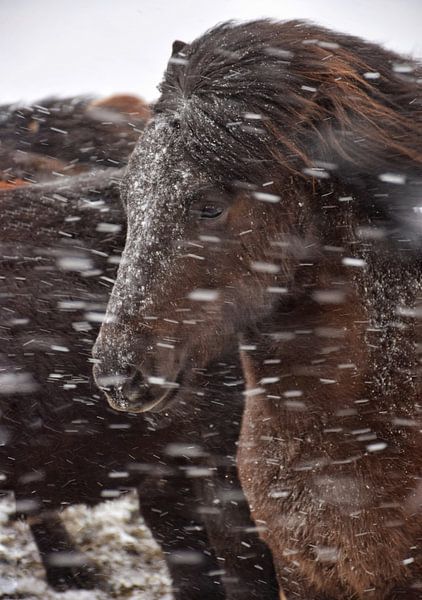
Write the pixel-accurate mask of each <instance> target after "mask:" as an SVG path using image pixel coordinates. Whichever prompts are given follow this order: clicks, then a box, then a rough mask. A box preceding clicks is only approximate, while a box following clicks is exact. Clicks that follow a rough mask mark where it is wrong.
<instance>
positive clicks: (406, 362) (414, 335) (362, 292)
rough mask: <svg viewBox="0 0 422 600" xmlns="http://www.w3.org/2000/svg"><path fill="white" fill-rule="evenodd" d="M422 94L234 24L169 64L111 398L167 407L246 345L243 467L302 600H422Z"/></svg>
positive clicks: (288, 28)
mask: <svg viewBox="0 0 422 600" xmlns="http://www.w3.org/2000/svg"><path fill="white" fill-rule="evenodd" d="M419 78H420V68H419V66H418V65H417V64H416V63H414V62H412V61H411V60H410V59H408V58H403V57H400V56H398V55H396V54H394V53H392V52H388V51H387V50H384V49H382V48H380V47H379V46H377V45H375V44H371V43H367V42H365V41H363V40H360V39H358V38H354V37H351V36H347V35H342V34H337V33H333V32H330V31H327V30H325V29H322V28H319V27H316V26H313V25H308V24H306V23H302V22H288V23H272V22H268V21H257V22H253V23H249V24H243V25H236V24H231V23H229V24H225V25H221V26H219V27H217V28H215V29H214V30H211V31H210V32H208V33H206V34H205V35H204V36H203V37H201V38H199V39H198V40H196V41H195V42H193V43H192V44H191V45H190V46H185V47H183V48H182V47H180V48H179V53H178V57H177V60H171V61H170V63H169V66H168V69H167V72H166V75H165V78H164V81H163V83H162V85H161V91H162V95H161V98H160V99H159V101H158V103H157V105H156V106H155V109H154V115H153V119H152V121H151V122H150V123H149V125H147V127H146V129H145V132H144V134H143V136H142V137H141V140H140V143H139V145H138V147H137V148H136V149H135V151H134V153H133V155H132V157H131V160H130V163H129V168H128V173H127V176H126V178H125V181H124V185H123V199H124V201H125V204H126V211H127V219H128V236H127V240H126V246H125V250H124V253H123V256H122V262H121V264H120V267H119V271H118V277H117V280H116V283H115V285H114V288H113V292H112V296H111V299H110V302H109V305H108V310H107V318H106V321H105V323H104V324H103V325H102V328H101V333H100V336H99V339H98V341H97V344H96V350H95V356H96V357H97V359H98V364H97V365H96V366H95V369H96V377H97V382H98V383H99V385H100V386H101V387H103V389H104V390H105V391H106V394H107V396H108V399H109V402H110V403H111V404H112V406H114V407H116V408H118V409H120V410H130V411H138V412H142V411H145V410H148V409H153V410H160V409H161V410H163V409H165V408H166V406H168V405H169V404H171V403H173V402H175V400H176V399H177V396H178V393H179V392H178V390H183V389H184V386H185V385H189V381H190V379H191V377H192V374H193V371H194V368H197V367H201V366H203V365H204V364H206V362H207V361H209V360H210V359H212V357H213V356H215V355H216V354H218V352H220V351H221V348H222V347H224V344H225V343H226V340H227V338H228V337H230V336H231V335H233V334H234V333H236V332H237V333H238V334H239V335H240V336H241V338H240V339H241V352H242V355H243V363H244V372H245V376H246V379H247V383H248V389H247V391H246V399H247V401H246V411H245V415H244V420H243V430H242V437H241V442H240V454H239V469H240V473H241V479H242V483H243V486H244V489H245V492H246V494H247V497H248V499H249V501H250V504H251V508H252V511H253V514H254V516H255V518H256V519H257V520H258V519H259V521H257V522H259V523H260V524H261V522H262V524H264V525H265V526H266V528H265V530H264V532H263V536H264V538H265V539H266V540H267V542H268V544H269V545H270V547H271V549H272V552H273V557H274V559H275V561H276V564H277V569H278V575H279V582H280V584H281V586H282V587H283V588H284V590H285V594H286V595H287V597H288V598H303V599H305V598H306V599H310V598H315V599H320V600H322V599H323V598H324V599H327V598H332V599H334V598H336V599H340V598H344V599H346V598H350V597H353V598H362V599H363V598H366V597H367V595H368V594H371V597H372V598H376V599H377V600H381V599H385V598H387V597H388V598H399V597H406V598H411V597H420V589H419V587H420V578H421V575H422V573H421V563H420V561H421V555H420V548H419V545H418V544H419V537H420V535H421V532H422V521H421V516H420V513H418V511H417V496H416V495H415V494H416V488H417V482H418V479H419V477H420V471H421V466H422V465H421V458H420V456H421V452H420V450H421V447H420V444H421V442H420V434H419V431H418V427H419V408H418V406H419V399H420V383H419V373H418V354H417V352H418V347H419V346H418V344H419V337H418V336H419V330H418V323H417V317H418V315H419V308H418V306H417V304H418V297H419V294H420V286H421V283H420V282H421V276H420V260H419V255H418V244H419V243H420V233H421V222H420V218H419V217H418V215H419V212H420V209H419V208H418V206H419V203H420V184H421V163H422V152H421V135H420V133H421V107H420V81H419ZM181 314H182V316H180V315H181ZM110 375H112V376H113V377H117V378H118V379H117V380H116V384H115V385H106V378H107V377H109V376H110Z"/></svg>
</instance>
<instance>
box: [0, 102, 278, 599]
mask: <svg viewBox="0 0 422 600" xmlns="http://www.w3.org/2000/svg"><path fill="white" fill-rule="evenodd" d="M43 104H44V103H43ZM52 118H53V117H51V119H52ZM53 125H54V121H53V122H52V121H51V120H50V122H49V126H53ZM74 137H75V138H77V137H78V136H77V133H76V132H74ZM108 142H110V138H108ZM49 150H50V153H51V154H53V150H54V155H56V156H57V155H58V154H59V152H60V149H57V152H56V149H55V148H53V147H51V146H50V149H49ZM99 150H104V151H105V150H106V148H104V149H102V148H101V147H100V146H99V147H98V149H97V152H98V151H99ZM121 175H122V171H121V170H119V169H115V168H114V169H113V168H109V169H106V170H102V171H95V172H89V173H84V174H80V175H73V176H72V177H66V178H62V177H61V178H58V179H56V180H54V179H53V181H51V179H52V176H51V174H50V180H49V181H47V182H44V183H38V184H36V185H33V184H29V183H28V182H27V184H26V185H24V186H21V187H18V185H17V184H15V186H13V185H11V186H10V187H9V190H8V191H3V192H2V193H1V194H0V205H1V209H2V215H3V224H2V228H1V247H2V253H1V259H0V264H1V270H0V273H1V277H2V296H1V303H0V323H1V331H2V342H3V351H2V353H1V355H0V365H1V367H0V381H1V384H2V385H1V387H2V390H1V392H0V409H1V425H0V432H1V439H2V448H1V451H2V452H1V454H0V461H1V473H2V475H1V482H0V488H1V489H2V490H12V491H13V492H14V494H15V497H16V504H17V512H18V514H20V515H22V516H24V517H25V518H26V519H27V521H28V523H29V525H30V528H31V532H32V534H33V536H34V539H35V542H36V544H37V546H38V550H39V552H40V556H41V559H42V561H43V564H44V566H45V569H46V576H47V581H48V582H49V584H50V585H52V586H53V587H54V588H56V589H59V590H63V589H66V588H68V587H79V588H92V587H96V586H101V585H103V584H105V583H106V582H105V576H104V574H101V573H100V572H99V569H98V568H97V566H96V565H95V564H93V563H92V562H91V561H89V560H88V559H87V557H86V556H84V555H83V554H81V553H80V552H79V551H78V548H77V547H76V546H75V544H74V542H73V540H72V539H71V537H70V535H69V534H68V532H67V531H66V529H65V527H64V525H63V523H62V521H61V519H60V515H59V512H58V511H59V510H60V509H61V508H63V507H65V506H69V505H71V504H74V503H80V502H83V503H85V504H87V505H91V506H93V505H96V504H98V503H99V502H102V501H104V500H107V499H110V498H115V497H118V496H119V495H121V494H123V493H126V492H127V491H128V490H130V489H136V488H137V489H138V496H139V500H140V505H141V512H142V515H143V517H144V519H145V521H146V523H147V525H148V526H149V528H150V529H151V531H152V533H153V535H154V537H155V539H156V540H157V542H158V543H159V544H160V545H161V547H162V549H163V551H164V555H165V558H166V562H167V565H168V567H169V571H170V574H171V577H172V582H173V591H174V595H175V597H176V598H184V599H186V598H189V600H191V599H192V600H199V599H201V600H202V599H204V598H213V599H214V598H215V599H219V598H221V599H222V600H223V598H230V599H237V598H244V597H247V598H251V599H253V598H262V597H265V598H268V599H269V600H272V599H273V598H275V597H277V584H276V582H275V578H274V574H273V566H272V562H271V557H270V555H269V553H268V550H267V548H266V547H265V546H264V544H263V543H262V542H261V541H260V540H259V538H258V536H257V534H256V532H255V530H254V525H253V522H252V521H251V520H250V516H249V509H248V506H247V504H246V502H245V499H244V497H243V495H242V493H241V490H240V484H239V482H238V477H237V473H236V466H235V464H234V456H235V442H236V440H237V438H238V434H239V427H240V417H241V410H242V405H243V399H242V396H241V393H240V391H237V392H235V395H236V396H237V401H236V402H234V403H233V406H232V407H231V408H230V420H228V419H227V416H226V414H225V412H224V411H226V408H225V407H226V404H227V403H226V402H224V399H225V395H226V394H227V393H228V391H227V390H230V392H229V393H230V396H232V395H233V390H234V389H237V388H238V387H239V386H240V385H241V375H240V373H239V370H240V366H239V363H238V360H237V361H235V362H234V363H233V361H232V360H231V357H232V356H236V354H235V351H234V350H231V352H230V348H226V355H225V356H224V355H223V354H222V355H221V356H220V357H219V359H218V361H215V363H214V364H212V365H209V367H208V369H207V370H204V371H203V372H202V371H201V372H200V373H198V374H197V378H196V382H195V385H193V386H192V388H191V389H190V390H187V391H186V398H187V399H188V398H189V396H190V395H197V394H198V400H199V404H200V405H201V406H202V405H203V408H202V410H199V409H198V411H196V412H195V413H192V411H190V410H189V411H188V413H187V414H185V413H186V411H183V410H182V409H181V407H178V408H177V410H173V411H169V412H168V414H167V415H166V419H165V421H166V422H163V419H160V423H154V420H153V419H151V418H144V417H141V418H140V417H139V416H137V415H127V416H126V415H118V414H116V413H115V412H114V411H113V410H112V409H110V408H107V407H106V406H103V404H102V403H100V402H99V397H98V393H97V392H96V389H95V387H94V384H93V382H92V379H91V366H92V364H91V362H90V358H89V357H90V347H91V345H92V343H93V340H94V339H95V336H96V334H97V329H98V327H99V323H100V321H101V319H102V316H103V314H104V310H105V306H106V303H107V299H108V293H109V289H110V287H111V283H112V281H113V278H114V277H115V271H116V269H117V264H118V261H119V259H120V253H121V250H122V248H123V245H124V238H125V226H124V225H125V224H124V213H123V211H122V207H121V204H120V199H119V185H118V184H119V181H120V177H121ZM43 176H47V173H45V174H43ZM215 377H218V380H217V381H216V382H215V383H214V381H213V379H214V378H215ZM239 382H240V383H239ZM226 385H227V386H228V387H226ZM236 386H237V387H236ZM210 405H211V406H214V407H215V408H216V410H217V411H219V413H220V414H221V418H220V420H219V423H214V414H215V411H214V410H213V411H212V412H211V411H210V410H209V406H210ZM175 423H177V428H176V427H175ZM217 557H218V560H217ZM223 567H224V568H223Z"/></svg>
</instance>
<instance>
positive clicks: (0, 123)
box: [0, 94, 149, 189]
mask: <svg viewBox="0 0 422 600" xmlns="http://www.w3.org/2000/svg"><path fill="white" fill-rule="evenodd" d="M148 117H149V108H148V106H147V105H146V104H145V103H144V101H143V100H141V99H140V98H138V97H136V96H128V95H122V94H118V95H114V96H109V97H106V98H87V97H79V96H75V97H71V98H64V99H57V98H45V99H43V100H40V101H39V102H37V103H34V104H32V105H29V106H22V105H20V104H17V105H5V106H1V107H0V134H1V141H2V143H1V148H0V186H1V187H6V186H7V185H8V186H10V185H13V184H14V185H17V184H18V185H22V184H23V183H37V182H40V181H47V180H49V179H52V178H53V179H56V180H57V179H58V178H60V177H64V176H66V175H67V176H69V175H75V174H79V173H83V172H87V171H89V170H92V169H93V168H96V169H98V168H108V167H111V168H119V167H123V166H125V165H126V162H127V158H128V155H129V154H130V152H131V151H132V149H133V146H134V144H135V143H136V140H137V139H138V137H139V134H140V133H141V131H142V128H143V125H144V123H145V121H146V120H147V119H148ZM2 184H3V185H2ZM1 187H0V189H1Z"/></svg>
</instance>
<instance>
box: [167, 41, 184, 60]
mask: <svg viewBox="0 0 422 600" xmlns="http://www.w3.org/2000/svg"><path fill="white" fill-rule="evenodd" d="M185 46H187V44H186V43H185V42H181V41H180V40H175V41H174V42H173V46H172V49H171V55H172V57H173V56H175V55H176V54H179V52H181V51H182V50H183V48H185Z"/></svg>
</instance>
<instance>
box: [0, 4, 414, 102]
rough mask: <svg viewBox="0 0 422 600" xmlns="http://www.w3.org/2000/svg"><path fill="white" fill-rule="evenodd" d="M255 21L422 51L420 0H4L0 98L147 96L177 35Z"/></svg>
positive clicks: (154, 87) (153, 92) (154, 89)
mask: <svg viewBox="0 0 422 600" xmlns="http://www.w3.org/2000/svg"><path fill="white" fill-rule="evenodd" d="M259 17H272V18H276V19H292V18H301V19H310V20H312V21H315V22H317V23H319V24H322V25H325V26H328V27H332V28H334V29H337V30H340V31H344V32H347V33H353V34H355V35H359V36H362V37H365V38H367V39H370V40H374V41H376V42H379V43H382V44H384V45H386V46H387V47H389V48H391V49H394V50H398V51H400V52H402V53H410V54H413V55H416V56H422V39H421V35H420V31H421V25H422V0H210V1H204V0H71V1H68V0H0V55H1V56H2V57H3V62H2V77H1V79H2V81H1V88H0V103H6V102H17V101H22V102H29V101H34V100H37V99H41V98H43V97H45V96H48V95H57V96H60V97H65V96H69V95H78V94H95V95H99V96H102V95H107V94H111V93H113V92H132V93H136V94H139V95H141V96H142V97H144V98H145V99H146V100H147V101H151V100H154V99H155V98H156V97H157V95H158V93H157V85H158V83H159V82H160V79H161V76H162V73H163V70H164V68H165V65H166V62H167V59H168V58H169V55H170V48H171V44H172V42H173V40H174V39H181V40H183V41H186V42H188V41H191V40H192V39H193V38H195V37H197V36H198V35H200V34H201V33H202V32H203V31H205V30H206V29H208V28H209V27H211V26H213V25H215V24H216V23H217V22H219V21H224V20H227V19H239V20H246V19H254V18H259Z"/></svg>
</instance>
